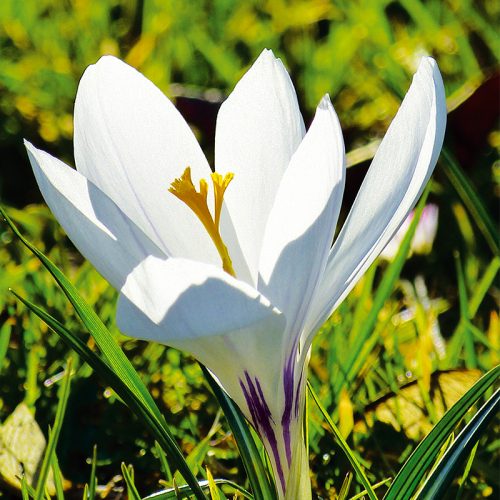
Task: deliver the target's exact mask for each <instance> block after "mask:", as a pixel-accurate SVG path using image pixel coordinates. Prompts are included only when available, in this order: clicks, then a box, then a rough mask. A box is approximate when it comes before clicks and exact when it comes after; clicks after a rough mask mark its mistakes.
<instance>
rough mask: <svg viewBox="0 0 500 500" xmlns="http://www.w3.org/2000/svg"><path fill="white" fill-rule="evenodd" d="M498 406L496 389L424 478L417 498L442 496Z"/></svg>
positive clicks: (499, 399) (499, 398) (430, 499)
mask: <svg viewBox="0 0 500 500" xmlns="http://www.w3.org/2000/svg"><path fill="white" fill-rule="evenodd" d="M499 406H500V390H497V391H496V392H495V394H493V396H491V398H490V399H488V401H486V403H485V404H484V405H483V406H482V407H481V408H480V409H479V411H478V412H477V413H476V414H475V415H474V417H472V419H471V421H470V422H469V423H468V424H467V425H466V426H465V428H464V429H463V430H462V432H461V433H460V434H459V435H458V436H457V437H456V439H455V441H454V442H453V444H452V445H451V446H450V447H449V448H448V449H447V450H446V452H445V453H444V455H443V457H442V458H441V460H440V461H439V463H438V464H437V466H436V467H435V468H434V470H433V471H432V473H431V474H430V475H429V477H428V478H427V479H426V481H425V483H424V485H423V487H422V489H421V491H420V492H419V494H418V496H417V500H437V499H439V498H443V497H444V494H445V492H446V490H447V489H448V487H449V486H450V484H451V482H452V481H453V480H454V479H455V477H456V475H457V473H458V468H459V467H460V466H461V465H462V464H463V462H465V461H466V460H467V458H468V456H469V454H470V452H471V450H472V448H473V447H474V445H475V443H476V442H477V441H478V439H479V438H480V437H481V435H482V434H483V432H484V430H485V429H486V427H487V426H488V424H489V423H490V422H491V420H492V419H493V418H494V417H495V415H496V414H497V411H498V409H499Z"/></svg>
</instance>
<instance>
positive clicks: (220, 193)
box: [168, 167, 236, 276]
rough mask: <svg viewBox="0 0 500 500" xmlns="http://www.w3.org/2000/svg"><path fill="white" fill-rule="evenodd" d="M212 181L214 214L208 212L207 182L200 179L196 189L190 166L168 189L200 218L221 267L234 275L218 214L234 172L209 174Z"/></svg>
mask: <svg viewBox="0 0 500 500" xmlns="http://www.w3.org/2000/svg"><path fill="white" fill-rule="evenodd" d="M211 177H212V183H213V185H214V202H215V203H214V205H215V207H214V216H213V217H212V214H211V213H210V210H209V209H208V205H207V193H208V184H207V181H206V180H205V179H201V180H200V190H199V191H197V190H196V188H195V187H194V184H193V181H192V179H191V168H190V167H186V170H184V173H183V174H182V175H181V176H180V177H179V178H177V179H175V180H174V181H173V182H172V184H170V187H169V189H168V190H169V191H170V192H171V193H172V194H173V195H175V196H177V198H179V200H181V201H183V202H184V203H185V204H186V205H187V206H188V207H189V208H190V209H191V210H192V211H193V212H194V213H195V214H196V216H197V217H198V219H200V221H201V223H202V224H203V226H204V228H205V229H206V231H207V233H208V234H209V236H210V238H211V239H212V241H213V242H214V245H215V247H216V248H217V251H218V252H219V255H220V257H221V259H222V268H223V269H224V271H226V272H227V273H229V274H230V275H231V276H236V274H235V272H234V269H233V263H232V261H231V257H229V252H228V250H227V247H226V245H225V244H224V242H223V241H222V237H221V235H220V230H219V223H220V214H221V210H222V202H223V199H224V192H225V191H226V188H227V186H228V185H229V183H230V182H231V181H232V179H233V177H234V174H232V173H228V174H226V175H224V176H222V175H221V174H219V173H213V174H212V175H211Z"/></svg>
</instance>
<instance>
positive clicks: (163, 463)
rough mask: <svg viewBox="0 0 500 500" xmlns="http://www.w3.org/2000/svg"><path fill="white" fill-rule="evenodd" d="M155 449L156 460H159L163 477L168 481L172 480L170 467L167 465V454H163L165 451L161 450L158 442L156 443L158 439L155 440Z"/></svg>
mask: <svg viewBox="0 0 500 500" xmlns="http://www.w3.org/2000/svg"><path fill="white" fill-rule="evenodd" d="M155 449H156V453H157V454H158V460H159V461H160V465H161V471H162V472H163V475H164V476H165V479H166V480H167V481H168V482H170V481H172V471H171V470H170V467H169V466H168V462H167V456H166V455H165V452H164V451H163V449H162V447H161V446H160V443H158V441H155Z"/></svg>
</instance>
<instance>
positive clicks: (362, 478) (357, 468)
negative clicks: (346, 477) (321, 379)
mask: <svg viewBox="0 0 500 500" xmlns="http://www.w3.org/2000/svg"><path fill="white" fill-rule="evenodd" d="M307 388H308V389H309V394H310V395H311V396H312V398H313V401H314V402H315V403H316V406H317V407H318V408H319V411H320V412H321V413H322V415H323V418H324V419H325V421H326V423H327V424H328V426H329V427H330V429H331V431H332V433H333V435H334V436H335V439H336V441H337V444H338V445H339V446H340V448H341V449H342V451H343V452H344V455H345V456H346V458H347V459H348V460H349V462H350V463H351V465H352V468H353V469H354V472H355V474H356V476H357V478H358V480H359V482H360V483H361V484H362V485H363V487H364V488H365V490H366V495H368V497H369V498H370V499H371V500H377V495H376V494H375V491H374V490H373V487H372V485H371V483H370V481H369V480H368V478H367V477H366V474H365V471H364V470H363V467H362V466H361V464H360V463H359V462H358V460H357V458H356V457H355V455H354V453H353V452H352V450H351V448H349V445H348V444H347V442H346V440H345V439H344V438H343V437H342V434H341V433H340V431H339V430H338V429H337V426H336V425H335V424H334V423H333V420H332V419H331V418H330V415H329V414H328V412H327V411H326V409H325V408H324V407H323V405H322V404H321V402H320V400H319V398H318V396H317V395H316V393H315V392H314V389H313V388H312V386H311V384H310V383H309V382H308V383H307Z"/></svg>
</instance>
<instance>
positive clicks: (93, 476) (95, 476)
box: [89, 444, 97, 500]
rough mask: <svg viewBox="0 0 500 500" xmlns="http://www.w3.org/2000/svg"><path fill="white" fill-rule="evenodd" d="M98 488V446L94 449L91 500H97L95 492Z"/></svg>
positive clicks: (91, 471)
mask: <svg viewBox="0 0 500 500" xmlns="http://www.w3.org/2000/svg"><path fill="white" fill-rule="evenodd" d="M96 487H97V445H96V444H95V445H94V447H93V448H92V466H91V469H90V479H89V500H95V491H96Z"/></svg>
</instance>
